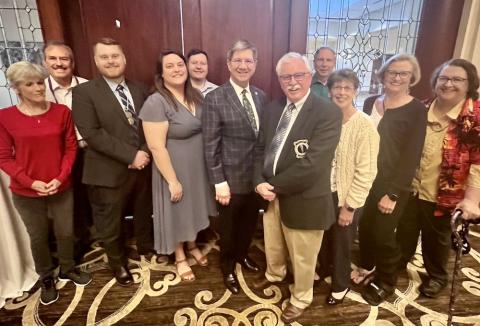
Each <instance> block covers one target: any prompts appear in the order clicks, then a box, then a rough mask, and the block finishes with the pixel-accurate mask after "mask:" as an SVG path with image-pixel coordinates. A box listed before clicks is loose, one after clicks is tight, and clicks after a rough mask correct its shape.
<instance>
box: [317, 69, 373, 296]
mask: <svg viewBox="0 0 480 326" xmlns="http://www.w3.org/2000/svg"><path fill="white" fill-rule="evenodd" d="M358 86H359V80H358V77H357V75H356V74H355V72H353V70H351V69H341V70H337V71H335V72H333V73H332V74H331V75H330V77H329V79H328V81H327V87H328V89H329V93H330V97H331V99H332V101H333V103H335V104H336V105H337V106H338V107H339V109H340V110H342V113H343V124H342V133H341V136H340V141H339V143H338V146H337V149H336V151H335V157H334V160H333V162H332V174H331V175H332V179H331V180H332V182H331V187H332V195H333V200H334V202H335V206H336V207H337V215H338V218H337V223H335V224H333V225H332V227H331V228H330V229H329V230H328V231H326V232H325V234H324V238H323V243H322V249H321V251H320V269H321V275H322V276H326V275H331V276H332V290H331V293H330V295H329V296H328V297H327V300H326V303H327V304H329V305H336V304H339V303H342V302H343V299H344V298H345V295H346V294H347V293H348V291H349V289H350V271H351V269H350V252H351V244H352V240H353V237H354V234H355V231H356V230H355V227H354V225H352V222H353V216H354V213H355V210H357V209H359V208H361V207H362V206H363V205H364V203H365V199H366V198H367V196H368V192H369V190H370V187H371V186H372V183H373V180H374V179H375V175H376V174H377V154H378V147H379V142H380V138H379V136H378V132H377V130H376V128H375V126H374V125H373V122H372V121H371V120H370V117H369V116H368V115H366V114H365V113H363V112H360V111H358V110H357V109H356V108H355V107H354V105H353V103H354V99H355V97H356V96H357V94H358Z"/></svg>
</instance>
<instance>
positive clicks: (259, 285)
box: [252, 275, 287, 290]
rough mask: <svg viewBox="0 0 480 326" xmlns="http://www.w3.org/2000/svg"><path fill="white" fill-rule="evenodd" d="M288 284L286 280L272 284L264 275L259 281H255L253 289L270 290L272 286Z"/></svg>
mask: <svg viewBox="0 0 480 326" xmlns="http://www.w3.org/2000/svg"><path fill="white" fill-rule="evenodd" d="M286 283H287V281H286V280H282V281H280V282H270V281H269V280H268V279H267V278H266V277H265V275H262V276H261V277H258V278H257V279H255V280H254V281H253V283H252V288H254V289H255V290H263V289H266V288H268V287H269V286H271V285H278V284H286Z"/></svg>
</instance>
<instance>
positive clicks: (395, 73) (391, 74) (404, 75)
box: [387, 70, 412, 79]
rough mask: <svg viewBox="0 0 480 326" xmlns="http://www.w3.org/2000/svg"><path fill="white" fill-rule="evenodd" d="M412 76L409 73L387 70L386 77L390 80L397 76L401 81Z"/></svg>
mask: <svg viewBox="0 0 480 326" xmlns="http://www.w3.org/2000/svg"><path fill="white" fill-rule="evenodd" d="M411 74H412V72H411V71H394V70H387V76H388V77H390V78H395V77H397V76H399V77H400V78H401V79H407V78H408V77H410V75H411Z"/></svg>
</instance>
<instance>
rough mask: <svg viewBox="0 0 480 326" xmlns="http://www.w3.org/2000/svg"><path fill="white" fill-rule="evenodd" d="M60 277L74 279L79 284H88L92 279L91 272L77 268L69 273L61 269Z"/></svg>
mask: <svg viewBox="0 0 480 326" xmlns="http://www.w3.org/2000/svg"><path fill="white" fill-rule="evenodd" d="M58 279H59V280H60V281H72V282H73V283H75V284H76V285H78V286H85V285H88V284H89V283H90V282H91V281H92V277H91V276H90V274H88V273H85V272H82V271H79V270H76V269H72V270H71V271H69V272H67V273H63V272H62V271H60V274H58Z"/></svg>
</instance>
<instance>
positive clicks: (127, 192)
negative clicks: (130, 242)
mask: <svg viewBox="0 0 480 326" xmlns="http://www.w3.org/2000/svg"><path fill="white" fill-rule="evenodd" d="M148 169H150V167H148ZM147 176H148V174H147V171H129V175H128V177H127V180H126V181H125V183H124V184H123V185H121V186H119V187H115V188H110V187H102V186H93V185H89V186H88V196H89V199H90V204H91V205H92V210H93V221H94V223H95V228H96V229H97V232H98V235H99V238H100V240H101V241H102V242H103V247H104V248H105V252H106V254H107V256H108V262H109V264H110V267H111V268H113V269H115V268H119V267H120V266H124V265H126V263H127V257H126V255H125V248H124V241H123V236H122V220H123V216H124V212H125V208H126V205H127V203H132V205H133V217H134V225H135V237H136V239H137V248H138V250H139V251H142V250H151V249H152V248H153V233H152V228H153V221H152V192H151V180H150V179H149V178H147Z"/></svg>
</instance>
